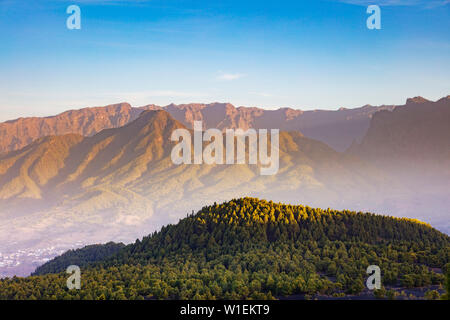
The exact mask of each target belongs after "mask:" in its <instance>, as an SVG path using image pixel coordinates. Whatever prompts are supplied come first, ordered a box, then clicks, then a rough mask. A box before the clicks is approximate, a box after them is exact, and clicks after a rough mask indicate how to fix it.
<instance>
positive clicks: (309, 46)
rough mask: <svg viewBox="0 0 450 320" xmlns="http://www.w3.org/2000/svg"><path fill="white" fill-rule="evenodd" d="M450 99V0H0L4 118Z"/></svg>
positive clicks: (331, 106) (1, 114)
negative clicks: (75, 15) (376, 9)
mask: <svg viewBox="0 0 450 320" xmlns="http://www.w3.org/2000/svg"><path fill="white" fill-rule="evenodd" d="M370 4H377V5H379V6H380V9H381V29H380V30H370V29H368V28H367V26H366V20H367V18H368V17H369V16H370V14H368V13H367V12H366V10H367V6H368V5H370ZM69 5H78V6H79V7H80V10H81V29H79V30H69V29H68V28H67V26H66V20H67V19H68V18H69V16H70V14H67V12H66V10H67V7H68V6H69ZM449 94H450V0H425V1H422V0H404V1H402V0H380V1H370V2H369V1H365V0H323V1H320V0H314V1H313V0H311V1H301V0H297V1H282V0H277V1H273V0H268V1H253V0H248V1H246V0H240V1H235V0H230V1H219V0H207V1H190V0H177V1H173V0H148V1H147V0H141V1H127V0H104V1H100V0H79V1H65V0H34V1H31V0H30V1H21V0H0V121H5V120H8V119H14V118H17V117H23V116H46V115H53V114H56V113H59V112H63V111H65V110H68V109H78V108H83V107H88V106H101V105H107V104H113V103H118V102H129V103H131V104H132V105H133V106H142V105H146V104H151V103H153V104H158V105H167V104H170V103H191V102H200V103H209V102H216V101H218V102H230V103H232V104H234V105H236V106H257V107H263V108H267V109H274V108H278V107H292V108H297V109H303V110H311V109H331V110H334V109H338V108H340V107H347V108H353V107H358V106H362V105H365V104H372V105H382V104H403V103H404V102H405V100H406V99H407V98H408V97H414V96H418V95H421V96H423V97H425V98H428V99H431V100H437V99H439V98H441V97H443V96H447V95H449Z"/></svg>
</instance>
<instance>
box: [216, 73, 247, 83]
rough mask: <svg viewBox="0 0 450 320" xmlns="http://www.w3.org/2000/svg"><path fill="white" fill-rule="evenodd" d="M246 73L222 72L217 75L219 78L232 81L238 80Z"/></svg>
mask: <svg viewBox="0 0 450 320" xmlns="http://www.w3.org/2000/svg"><path fill="white" fill-rule="evenodd" d="M245 76H246V75H245V74H243V73H222V74H221V75H219V76H218V77H217V79H218V80H225V81H232V80H237V79H240V78H242V77H245Z"/></svg>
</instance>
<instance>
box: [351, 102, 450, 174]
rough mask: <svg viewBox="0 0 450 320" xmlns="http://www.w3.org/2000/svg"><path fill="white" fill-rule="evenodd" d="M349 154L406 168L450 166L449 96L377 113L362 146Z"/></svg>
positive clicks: (408, 103) (358, 146) (409, 103)
mask: <svg viewBox="0 0 450 320" xmlns="http://www.w3.org/2000/svg"><path fill="white" fill-rule="evenodd" d="M349 151H350V152H351V153H352V154H355V155H358V156H359V157H361V158H365V159H370V160H371V161H374V162H377V163H379V164H386V162H387V161H389V162H391V163H393V162H395V164H400V165H402V166H403V167H407V168H411V167H414V166H417V165H422V164H424V163H426V164H427V165H429V166H430V169H431V168H434V167H438V168H439V169H440V168H441V165H442V162H443V161H444V162H446V163H447V164H450V162H449V161H450V96H447V97H445V98H442V99H440V100H438V101H436V102H432V101H428V100H425V99H424V98H422V97H416V98H412V99H408V101H407V103H406V104H405V105H403V106H398V107H396V108H395V109H394V110H393V111H391V112H390V111H380V112H377V113H376V114H374V116H373V118H372V121H371V123H370V128H369V130H368V132H367V134H366V136H365V137H364V139H363V140H362V142H361V143H360V144H355V145H353V146H352V148H350V150H349ZM443 168H445V167H443ZM447 169H450V166H449V167H447Z"/></svg>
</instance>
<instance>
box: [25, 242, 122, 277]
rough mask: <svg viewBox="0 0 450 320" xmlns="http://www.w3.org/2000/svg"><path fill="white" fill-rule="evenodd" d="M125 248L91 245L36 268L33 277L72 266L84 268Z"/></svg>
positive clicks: (109, 244) (118, 244) (117, 244)
mask: <svg viewBox="0 0 450 320" xmlns="http://www.w3.org/2000/svg"><path fill="white" fill-rule="evenodd" d="M123 247H125V245H124V244H123V243H114V242H108V243H106V244H93V245H90V246H86V247H84V248H82V249H77V250H69V251H67V252H65V253H64V254H62V255H60V256H59V257H56V258H55V259H53V260H51V261H49V262H47V263H45V264H43V265H42V266H40V267H38V268H37V269H36V271H35V272H34V273H33V275H42V274H47V273H58V272H63V271H65V270H66V268H67V267H68V266H70V265H72V264H74V265H77V266H79V267H84V266H86V265H88V264H90V263H93V262H96V261H101V260H104V259H106V258H108V257H110V256H112V255H113V254H116V253H117V252H119V251H120V249H122V248H123Z"/></svg>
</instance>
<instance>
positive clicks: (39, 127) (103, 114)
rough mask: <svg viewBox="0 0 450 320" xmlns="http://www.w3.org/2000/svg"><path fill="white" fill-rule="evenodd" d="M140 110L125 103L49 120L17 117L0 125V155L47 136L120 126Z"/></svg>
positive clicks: (134, 117)
mask: <svg viewBox="0 0 450 320" xmlns="http://www.w3.org/2000/svg"><path fill="white" fill-rule="evenodd" d="M141 112H142V111H141V110H139V109H136V108H132V107H131V106H130V105H129V104H128V103H119V104H113V105H109V106H105V107H94V108H85V109H80V110H70V111H66V112H63V113H61V114H58V115H56V116H52V117H44V118H39V117H33V118H20V119H16V120H10V121H6V122H3V123H0V154H1V153H6V152H9V151H14V150H18V149H21V148H23V147H25V146H27V145H28V144H30V143H31V142H33V141H35V140H37V139H39V138H42V137H46V136H60V135H65V134H69V133H74V134H79V135H83V136H91V135H93V134H95V133H97V132H99V131H101V130H103V129H106V128H117V127H121V126H123V125H125V124H127V123H129V122H130V121H133V120H134V119H136V118H137V117H138V115H139V114H140V113H141Z"/></svg>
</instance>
